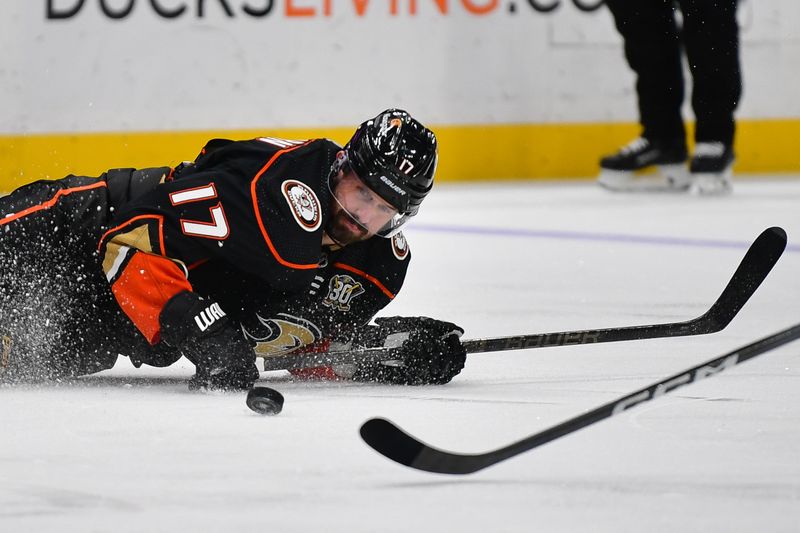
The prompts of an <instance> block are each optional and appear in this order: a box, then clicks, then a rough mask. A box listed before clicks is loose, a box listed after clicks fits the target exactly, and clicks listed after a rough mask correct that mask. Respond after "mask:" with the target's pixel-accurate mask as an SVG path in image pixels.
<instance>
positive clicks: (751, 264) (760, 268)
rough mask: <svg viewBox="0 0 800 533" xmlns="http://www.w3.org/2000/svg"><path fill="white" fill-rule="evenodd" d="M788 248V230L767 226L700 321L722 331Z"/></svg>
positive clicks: (710, 327)
mask: <svg viewBox="0 0 800 533" xmlns="http://www.w3.org/2000/svg"><path fill="white" fill-rule="evenodd" d="M785 249H786V232H785V231H784V230H783V228H779V227H777V226H774V227H772V228H767V229H765V230H764V231H763V232H762V233H761V235H759V236H758V237H757V238H756V240H755V241H753V244H752V245H751V246H750V248H749V249H748V250H747V253H746V254H745V256H744V258H743V259H742V262H741V263H740V264H739V267H738V268H737V269H736V272H734V273H733V276H732V277H731V280H730V281H729V282H728V285H727V286H726V287H725V290H723V291H722V294H721V295H720V297H719V298H718V299H717V301H716V302H714V305H713V306H711V309H709V310H708V312H706V314H705V315H703V316H702V317H700V318H699V319H698V322H699V323H706V324H708V326H707V328H708V329H709V330H712V331H720V330H722V329H725V327H726V326H727V325H728V324H729V323H730V322H731V320H733V317H735V316H736V314H737V313H738V312H739V310H741V308H742V307H743V306H744V304H745V303H747V301H748V300H749V299H750V297H751V296H752V295H753V293H755V292H756V289H758V287H759V286H761V283H762V282H763V281H764V279H765V278H766V277H767V275H768V274H769V273H770V271H771V270H772V267H774V266H775V263H777V262H778V259H780V257H781V255H782V254H783V251H784V250H785Z"/></svg>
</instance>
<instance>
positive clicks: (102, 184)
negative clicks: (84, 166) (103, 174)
mask: <svg viewBox="0 0 800 533" xmlns="http://www.w3.org/2000/svg"><path fill="white" fill-rule="evenodd" d="M100 187H108V184H107V183H106V182H105V181H98V182H96V183H92V184H91V185H82V186H80V187H73V188H71V189H61V190H60V191H58V192H57V193H55V194H54V195H53V197H52V198H50V199H49V200H47V201H45V202H42V203H40V204H37V205H34V206H31V207H28V208H27V209H23V210H22V211H19V212H18V213H14V214H12V215H9V216H7V217H3V218H0V226H2V225H3V224H8V223H9V222H12V221H14V220H17V219H20V218H22V217H26V216H28V215H30V214H31V213H36V212H37V211H42V210H44V209H50V208H51V207H53V206H54V205H56V204H57V203H58V200H59V199H61V197H62V196H67V195H69V194H73V193H76V192H81V191H88V190H91V189H99V188H100Z"/></svg>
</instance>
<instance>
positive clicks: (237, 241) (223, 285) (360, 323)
mask: <svg viewBox="0 0 800 533" xmlns="http://www.w3.org/2000/svg"><path fill="white" fill-rule="evenodd" d="M436 159H437V153H436V137H435V136H434V134H433V133H432V132H431V131H430V130H428V129H427V128H425V127H424V126H423V125H422V124H420V123H419V122H418V121H416V120H415V119H413V118H412V117H411V116H410V115H409V114H408V113H406V112H404V111H401V110H387V111H385V112H383V113H381V114H379V115H378V116H377V117H375V118H374V119H372V120H368V121H366V122H364V123H363V124H361V125H360V126H359V127H358V129H357V130H356V132H355V134H354V135H353V137H352V138H351V139H350V141H349V142H348V143H347V145H346V146H345V147H344V148H341V147H339V146H337V145H336V144H335V143H333V142H331V141H329V140H326V139H315V140H310V141H305V142H300V141H288V140H283V139H275V138H269V137H265V138H259V139H254V140H250V141H237V142H234V141H228V140H220V139H215V140H212V141H210V142H209V143H208V144H207V145H206V146H205V148H203V150H202V151H201V153H200V155H199V156H198V157H197V159H196V160H195V161H194V162H193V163H187V164H182V165H179V166H178V167H177V168H175V169H172V168H169V167H164V168H147V169H141V170H133V169H116V170H110V171H108V172H107V173H105V174H103V175H102V176H100V177H99V178H94V177H84V176H72V175H70V176H67V177H65V178H63V179H60V180H55V181H38V182H35V183H32V184H30V185H26V186H24V187H21V188H19V189H17V190H16V191H14V192H13V193H12V194H11V195H9V196H7V197H4V198H0V272H1V273H2V280H1V281H0V334H2V357H1V358H0V381H3V382H12V383H17V382H27V381H40V380H52V379H58V378H60V377H67V376H77V375H84V374H91V373H94V372H98V371H100V370H104V369H108V368H111V367H112V366H114V363H115V361H116V359H117V356H118V355H119V354H122V355H125V356H127V357H129V358H130V359H131V361H132V362H133V364H134V365H136V366H140V365H141V364H147V365H153V366H167V365H171V364H173V363H174V362H175V361H177V360H178V359H179V358H180V357H181V356H185V357H186V358H188V359H189V360H190V361H192V362H193V363H194V364H195V366H196V374H195V375H194V377H193V378H192V380H191V381H190V387H191V388H212V389H245V388H248V387H250V386H251V385H252V384H253V382H254V381H255V380H256V379H257V378H258V370H257V367H256V357H257V354H258V355H264V356H269V355H270V354H273V355H274V354H279V353H286V352H290V351H295V350H309V349H312V350H319V351H324V350H326V349H328V347H330V345H331V343H335V345H339V344H340V343H344V344H352V345H354V346H368V347H371V346H382V345H384V343H387V344H388V343H392V342H393V343H395V344H396V343H397V342H398V341H399V342H402V350H403V353H404V354H405V357H404V358H403V362H404V364H403V365H402V366H388V365H382V364H377V363H372V364H367V363H363V364H360V365H355V366H354V367H353V366H352V365H350V367H349V368H347V369H340V368H337V369H332V368H321V369H306V370H302V371H297V373H298V374H301V375H314V376H317V377H331V378H335V377H340V378H348V379H355V380H360V381H380V382H386V383H398V384H427V383H447V382H449V381H450V380H451V379H452V378H453V377H454V376H455V375H456V374H458V373H459V372H460V370H461V369H462V368H463V366H464V360H465V357H466V354H465V351H464V348H463V347H462V345H461V342H460V341H459V337H460V335H461V333H463V331H462V329H461V328H459V327H458V326H456V325H455V324H451V323H449V322H442V321H438V320H433V319H429V318H424V317H413V318H400V317H394V318H385V319H377V320H376V323H377V325H368V324H369V322H370V321H371V319H372V318H373V317H374V316H375V314H376V313H377V312H378V311H379V310H381V309H382V308H383V307H385V306H386V305H387V304H388V303H389V302H390V301H391V300H392V299H393V298H394V297H395V295H396V294H397V292H398V291H399V290H400V288H401V286H402V285H403V279H404V278H405V274H406V269H407V268H408V263H409V260H410V252H409V249H408V246H407V244H406V242H405V239H404V238H403V236H402V234H401V233H399V229H400V227H401V226H402V225H403V224H404V223H405V222H407V221H408V219H410V218H411V217H413V216H414V215H415V214H416V213H417V211H418V210H419V207H420V204H421V203H422V200H423V199H424V198H425V196H426V195H427V194H428V193H429V192H430V190H431V188H432V186H433V175H434V171H435V169H436ZM387 337H388V341H387ZM393 359H396V357H395V356H393Z"/></svg>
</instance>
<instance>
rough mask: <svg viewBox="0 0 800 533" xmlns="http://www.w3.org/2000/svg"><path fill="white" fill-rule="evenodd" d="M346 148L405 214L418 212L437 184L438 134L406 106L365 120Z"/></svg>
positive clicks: (381, 192) (373, 186)
mask: <svg viewBox="0 0 800 533" xmlns="http://www.w3.org/2000/svg"><path fill="white" fill-rule="evenodd" d="M344 152H345V154H346V156H347V162H348V163H349V165H350V166H351V168H352V169H353V170H354V171H355V173H356V174H358V176H359V177H360V178H361V179H362V180H363V181H364V182H365V183H366V184H367V185H368V186H369V187H370V188H371V189H372V190H374V191H375V192H376V193H377V194H378V195H380V196H381V197H382V198H383V199H384V200H386V201H387V202H389V203H390V204H392V205H393V206H394V207H396V208H397V211H398V212H399V213H400V214H401V215H405V216H406V217H412V216H414V215H416V214H417V211H419V206H420V204H422V200H424V199H425V196H427V194H428V193H429V192H430V190H431V189H432V188H433V174H434V172H435V171H436V162H437V153H436V136H435V135H434V134H433V132H432V131H431V130H429V129H428V128H426V127H425V126H423V125H422V124H421V123H419V122H418V121H417V120H416V119H414V118H413V117H412V116H411V115H409V114H408V112H406V111H403V110H402V109H387V110H386V111H384V112H382V113H380V114H379V115H378V116H376V117H375V118H373V119H370V120H368V121H366V122H364V123H363V124H361V125H360V126H359V127H358V129H357V130H356V132H355V133H354V134H353V137H352V138H351V139H350V140H349V141H348V143H347V144H346V145H345V147H344Z"/></svg>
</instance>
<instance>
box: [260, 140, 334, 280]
mask: <svg viewBox="0 0 800 533" xmlns="http://www.w3.org/2000/svg"><path fill="white" fill-rule="evenodd" d="M310 142H312V141H307V142H305V143H303V144H300V145H298V146H292V147H291V148H286V149H284V150H279V151H278V152H276V153H275V155H273V156H272V157H271V158H270V160H269V161H267V164H266V165H264V166H263V167H262V168H261V170H259V171H258V174H256V175H255V177H254V178H253V181H252V182H251V184H250V195H251V196H252V198H253V210H254V211H255V213H256V220H258V226H259V228H260V229H261V235H263V236H264V240H265V241H266V242H267V246H268V247H269V250H270V252H272V255H273V257H275V259H277V260H278V262H279V263H280V264H282V265H283V266H286V267H289V268H294V269H297V270H311V269H314V268H317V267H319V265H318V264H317V263H313V264H312V263H308V264H304V263H292V262H289V261H287V260H285V259H284V258H283V257H281V255H280V254H279V253H278V250H276V249H275V246H274V245H273V244H272V239H270V238H269V234H268V233H267V228H265V227H264V221H263V220H262V219H261V213H260V212H259V210H258V199H257V197H256V184H257V183H258V179H259V178H260V177H261V176H262V175H263V174H264V172H266V171H267V169H269V167H271V166H272V164H273V163H274V162H275V161H276V160H277V159H278V158H279V157H280V156H282V155H283V154H285V153H286V152H291V151H292V150H297V149H298V148H301V147H303V146H305V145H306V144H308V143H310Z"/></svg>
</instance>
